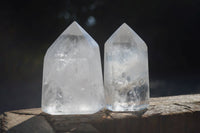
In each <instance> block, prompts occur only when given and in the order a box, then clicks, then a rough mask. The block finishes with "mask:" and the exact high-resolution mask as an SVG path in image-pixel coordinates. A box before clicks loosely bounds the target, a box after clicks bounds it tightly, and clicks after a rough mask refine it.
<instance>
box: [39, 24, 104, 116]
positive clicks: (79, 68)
mask: <svg viewBox="0 0 200 133" xmlns="http://www.w3.org/2000/svg"><path fill="white" fill-rule="evenodd" d="M104 100H105V98H104V87H103V79H102V69H101V60H100V52H99V46H98V44H97V43H96V42H95V41H94V40H93V38H92V37H91V36H90V35H89V34H88V33H87V32H86V31H85V30H84V29H83V28H82V27H81V26H80V25H79V24H78V23H76V22H73V23H72V24H71V25H70V26H69V27H68V28H67V29H66V30H65V31H64V32H63V33H62V34H61V35H60V36H59V37H58V38H57V40H56V41H55V42H54V43H53V44H52V45H51V46H50V47H49V48H48V50H47V52H46V55H45V57H44V66H43V83H42V110H43V111H44V112H46V113H48V114H52V115H67V114H92V113H95V112H98V111H99V110H101V109H102V108H104V106H105V102H104Z"/></svg>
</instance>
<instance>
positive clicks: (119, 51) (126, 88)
mask: <svg viewBox="0 0 200 133" xmlns="http://www.w3.org/2000/svg"><path fill="white" fill-rule="evenodd" d="M104 87H105V96H106V103H107V108H108V109H109V110H111V111H139V110H142V109H145V108H146V107H147V106H148V100H149V76H148V55H147V46H146V44H145V42H144V41H143V40H142V39H141V38H140V37H139V36H138V35H137V34H136V33H135V32H134V31H133V30H132V29H131V28H130V27H129V26H128V25H127V24H125V23H124V24H123V25H122V26H120V27H119V28H118V29H117V31H116V32H115V33H114V34H113V35H112V36H111V37H110V38H109V39H108V40H107V41H106V43H105V52H104Z"/></svg>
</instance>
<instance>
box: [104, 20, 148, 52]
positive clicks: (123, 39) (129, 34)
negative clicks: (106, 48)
mask: <svg viewBox="0 0 200 133" xmlns="http://www.w3.org/2000/svg"><path fill="white" fill-rule="evenodd" d="M109 43H114V44H119V43H121V44H131V45H135V46H137V47H142V49H147V46H146V44H145V42H144V41H143V40H142V39H141V38H140V36H139V35H138V34H137V33H136V32H135V31H134V30H133V29H131V27H129V26H128V25H127V24H126V23H123V24H122V25H121V26H120V27H119V28H118V29H117V30H116V31H115V32H114V33H113V34H112V36H111V37H110V38H109V39H108V40H107V42H106V44H109Z"/></svg>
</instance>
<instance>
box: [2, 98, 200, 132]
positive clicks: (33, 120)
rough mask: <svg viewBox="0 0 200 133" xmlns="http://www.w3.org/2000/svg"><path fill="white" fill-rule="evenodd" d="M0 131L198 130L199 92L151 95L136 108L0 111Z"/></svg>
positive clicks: (199, 113)
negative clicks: (78, 111) (82, 111)
mask: <svg viewBox="0 0 200 133" xmlns="http://www.w3.org/2000/svg"><path fill="white" fill-rule="evenodd" d="M0 132H2V133H3V132H11V133H12V132H20V133H27V132H29V133H33V132H37V133H54V132H65V133H200V94H196V95H180V96H171V97H159V98H151V99H150V105H149V107H148V109H146V110H143V111H140V112H110V111H108V110H102V111H100V112H98V113H96V114H92V115H54V116H53V115H48V114H45V113H43V112H42V111H41V109H40V108H35V109H23V110H15V111H9V112H5V113H3V114H1V115H0Z"/></svg>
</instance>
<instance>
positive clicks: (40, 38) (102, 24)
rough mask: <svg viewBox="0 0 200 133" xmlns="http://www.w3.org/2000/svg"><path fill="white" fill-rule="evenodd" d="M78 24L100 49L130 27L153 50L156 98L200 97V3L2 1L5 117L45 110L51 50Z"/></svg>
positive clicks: (0, 104)
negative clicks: (44, 71) (47, 59)
mask: <svg viewBox="0 0 200 133" xmlns="http://www.w3.org/2000/svg"><path fill="white" fill-rule="evenodd" d="M74 20H75V21H77V22H78V23H79V24H80V25H81V26H82V27H83V28H84V29H85V30H86V31H87V32H88V33H89V34H90V35H91V36H92V37H93V38H94V39H95V40H96V41H97V43H98V44H99V45H100V50H101V56H102V63H103V52H104V51H103V50H104V43H105V41H106V40H107V39H108V38H109V37H110V36H111V34H112V33H113V32H114V31H115V30H116V29H117V28H118V27H119V26H120V25H121V24H122V23H124V22H126V23H127V24H128V25H129V26H130V27H132V28H133V29H134V30H135V31H136V32H137V33H138V35H139V36H140V37H141V38H142V39H143V40H144V41H145V42H146V43H147V45H148V48H149V72H150V91H151V97H158V96H169V95H181V94H194V93H200V76H199V75H200V60H199V57H200V56H199V54H200V52H199V47H198V46H199V45H200V36H199V35H200V34H199V33H200V1H199V0H167V1H161V0H151V1H148V0H146V1H145V0H123V1H122V0H121V1H120V0H5V1H4V0H2V1H1V2H0V75H1V76H0V113H2V112H4V111H8V110H15V109H22V108H34V107H40V101H41V87H42V69H43V58H44V55H45V52H46V50H47V48H48V47H49V46H50V45H51V44H52V43H53V42H54V41H55V39H56V38H57V37H58V36H59V35H60V34H61V33H62V32H63V31H64V30H65V28H67V26H68V25H69V24H70V23H71V22H73V21H74Z"/></svg>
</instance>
